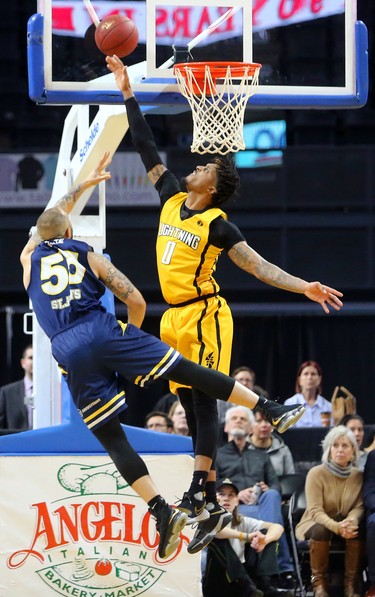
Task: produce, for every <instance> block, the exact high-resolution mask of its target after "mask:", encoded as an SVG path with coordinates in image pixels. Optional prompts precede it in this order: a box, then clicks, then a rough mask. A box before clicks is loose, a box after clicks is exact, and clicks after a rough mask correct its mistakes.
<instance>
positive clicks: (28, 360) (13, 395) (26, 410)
mask: <svg viewBox="0 0 375 597" xmlns="http://www.w3.org/2000/svg"><path fill="white" fill-rule="evenodd" d="M20 364H21V367H22V369H23V370H24V372H25V375H24V377H23V379H20V380H19V381H14V382H13V383H9V384H7V385H5V386H3V387H2V388H0V429H7V430H9V432H10V431H16V430H18V431H26V430H27V429H31V428H32V426H33V422H32V392H33V348H32V346H31V345H29V346H26V348H25V349H24V351H23V353H22V357H21V360H20Z"/></svg>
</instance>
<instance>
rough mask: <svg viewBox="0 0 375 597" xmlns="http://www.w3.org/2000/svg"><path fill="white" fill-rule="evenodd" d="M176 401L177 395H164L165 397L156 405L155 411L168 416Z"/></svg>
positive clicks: (168, 393) (169, 393) (170, 393)
mask: <svg viewBox="0 0 375 597" xmlns="http://www.w3.org/2000/svg"><path fill="white" fill-rule="evenodd" d="M176 400H177V396H176V394H172V392H167V393H166V394H163V396H162V397H161V398H159V400H157V402H156V403H155V404H154V410H159V411H160V410H161V411H162V412H163V413H166V414H168V413H169V410H170V408H171V406H172V404H173V403H174V402H176Z"/></svg>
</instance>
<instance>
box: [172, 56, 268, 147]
mask: <svg viewBox="0 0 375 597" xmlns="http://www.w3.org/2000/svg"><path fill="white" fill-rule="evenodd" d="M261 66H262V65H261V64H249V63H243V62H232V63H226V64H224V63H221V62H207V63H203V62H189V63H183V64H175V65H174V67H173V69H174V74H175V76H176V79H177V83H178V85H179V88H180V91H181V94H182V95H183V96H184V97H185V98H186V99H187V100H188V102H189V105H190V108H191V111H192V116H193V142H192V145H191V151H192V152H195V153H200V154H204V153H216V154H221V155H225V154H227V153H230V152H237V151H239V150H241V149H245V143H244V139H243V121H244V116H245V109H246V105H247V102H248V100H249V98H250V97H251V96H252V95H254V93H255V91H256V88H257V86H258V84H259V71H260V69H261Z"/></svg>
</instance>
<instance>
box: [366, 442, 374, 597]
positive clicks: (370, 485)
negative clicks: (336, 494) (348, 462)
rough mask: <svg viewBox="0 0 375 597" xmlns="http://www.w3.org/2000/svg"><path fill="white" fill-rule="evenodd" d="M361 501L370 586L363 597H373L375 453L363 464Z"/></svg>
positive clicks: (371, 453)
mask: <svg viewBox="0 0 375 597" xmlns="http://www.w3.org/2000/svg"><path fill="white" fill-rule="evenodd" d="M363 501H364V504H365V508H366V544H367V565H368V570H367V571H368V578H369V581H370V585H371V586H370V587H369V589H368V591H367V593H366V595H365V597H375V549H374V546H375V452H370V454H369V455H368V458H367V461H366V464H365V471H364V474H363Z"/></svg>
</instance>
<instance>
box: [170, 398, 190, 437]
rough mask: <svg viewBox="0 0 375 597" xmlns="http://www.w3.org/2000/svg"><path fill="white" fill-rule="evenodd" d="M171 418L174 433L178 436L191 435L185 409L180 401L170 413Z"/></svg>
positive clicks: (176, 402) (173, 406)
mask: <svg viewBox="0 0 375 597" xmlns="http://www.w3.org/2000/svg"><path fill="white" fill-rule="evenodd" d="M168 416H169V418H170V419H171V420H172V423H173V433H175V434H176V435H190V433H189V427H188V424H187V421H186V415H185V409H184V407H183V406H182V404H181V402H180V401H179V400H175V401H174V403H173V404H172V406H171V408H170V410H169V413H168Z"/></svg>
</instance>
